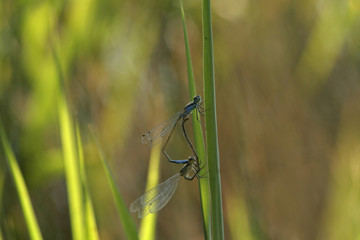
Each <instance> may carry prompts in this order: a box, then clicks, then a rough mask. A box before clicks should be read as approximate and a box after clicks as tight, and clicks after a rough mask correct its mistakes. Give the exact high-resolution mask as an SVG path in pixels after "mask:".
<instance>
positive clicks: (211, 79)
mask: <svg viewBox="0 0 360 240" xmlns="http://www.w3.org/2000/svg"><path fill="white" fill-rule="evenodd" d="M202 6H203V9H202V10H203V12H202V18H203V48H204V50H203V62H204V69H203V70H204V90H205V91H204V94H205V100H206V101H205V109H206V112H205V123H206V144H207V156H208V165H209V180H210V192H211V213H212V218H211V225H212V237H213V239H217V240H221V239H224V224H223V210H222V199H221V179H220V158H219V146H218V135H217V120H216V97H215V74H214V53H213V34H212V25H211V5H210V0H203V4H202Z"/></svg>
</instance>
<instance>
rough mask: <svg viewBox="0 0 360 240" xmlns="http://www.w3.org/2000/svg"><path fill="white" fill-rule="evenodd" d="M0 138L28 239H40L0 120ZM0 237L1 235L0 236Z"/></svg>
mask: <svg viewBox="0 0 360 240" xmlns="http://www.w3.org/2000/svg"><path fill="white" fill-rule="evenodd" d="M0 138H1V142H2V145H3V148H4V153H5V155H6V157H5V159H6V162H7V165H8V166H9V171H10V175H11V178H12V180H13V181H14V183H15V187H16V191H17V193H18V195H19V200H20V204H21V208H22V211H23V213H24V217H25V222H26V225H27V228H28V230H29V235H30V239H33V240H41V239H43V238H42V235H41V231H40V227H39V224H38V222H37V220H36V216H35V212H34V209H33V206H32V203H31V200H30V196H29V192H28V190H27V187H26V184H25V181H24V177H23V175H22V173H21V171H20V167H19V165H18V163H17V161H16V158H15V154H14V152H13V150H12V148H11V146H10V144H9V141H8V139H7V137H6V133H5V130H4V128H3V124H2V121H1V120H0ZM0 237H1V236H0Z"/></svg>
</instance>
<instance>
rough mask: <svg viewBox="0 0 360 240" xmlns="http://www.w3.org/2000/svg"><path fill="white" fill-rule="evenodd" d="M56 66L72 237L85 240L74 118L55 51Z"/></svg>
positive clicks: (82, 199)
mask: <svg viewBox="0 0 360 240" xmlns="http://www.w3.org/2000/svg"><path fill="white" fill-rule="evenodd" d="M54 59H55V64H56V67H57V71H58V80H59V82H58V86H59V87H58V92H57V111H58V118H59V126H60V136H61V143H62V150H63V157H64V169H65V178H66V186H67V191H68V201H69V208H70V220H71V228H72V235H73V239H74V240H82V239H85V232H84V228H85V224H84V204H83V203H84V196H83V190H82V185H81V179H80V170H79V158H78V155H77V146H76V138H75V130H74V124H73V118H72V117H71V114H70V111H69V107H68V103H67V100H66V96H65V94H64V88H63V82H64V81H63V76H62V71H61V67H60V62H59V60H58V58H57V55H56V53H55V51H54Z"/></svg>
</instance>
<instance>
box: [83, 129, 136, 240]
mask: <svg viewBox="0 0 360 240" xmlns="http://www.w3.org/2000/svg"><path fill="white" fill-rule="evenodd" d="M90 130H91V133H92V137H93V139H94V141H95V143H96V146H97V150H98V153H99V157H100V160H101V163H102V165H103V167H104V171H105V174H106V177H107V180H108V183H109V185H110V188H111V192H112V194H113V197H114V200H115V204H116V208H117V210H118V214H119V217H120V220H121V222H122V225H123V228H124V232H125V235H126V238H127V239H131V240H132V239H138V236H137V231H136V226H135V223H134V221H133V219H132V217H131V215H130V213H129V211H128V208H127V206H126V204H125V201H124V199H123V197H122V196H121V193H120V191H119V188H118V186H117V184H116V181H115V178H114V176H113V174H112V172H111V169H110V166H109V164H108V161H107V160H106V157H105V154H104V152H103V150H102V147H101V145H100V143H99V141H98V140H97V138H96V135H95V133H94V131H93V130H92V129H90Z"/></svg>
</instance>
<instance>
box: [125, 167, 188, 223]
mask: <svg viewBox="0 0 360 240" xmlns="http://www.w3.org/2000/svg"><path fill="white" fill-rule="evenodd" d="M180 177H181V174H180V173H177V174H175V175H174V176H172V177H171V178H169V179H168V180H166V181H165V182H163V183H160V184H159V185H157V186H156V187H154V188H152V189H150V190H148V191H146V192H145V193H144V194H143V195H142V196H141V197H139V198H138V199H136V200H135V201H134V202H133V203H132V204H131V206H130V211H131V212H138V217H139V218H143V217H145V216H146V215H148V214H149V213H155V212H157V211H159V210H160V209H162V208H163V207H164V206H165V205H166V204H167V203H168V202H169V200H170V199H171V197H172V196H173V195H174V193H175V190H176V188H177V184H178V182H179V180H180Z"/></svg>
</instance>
